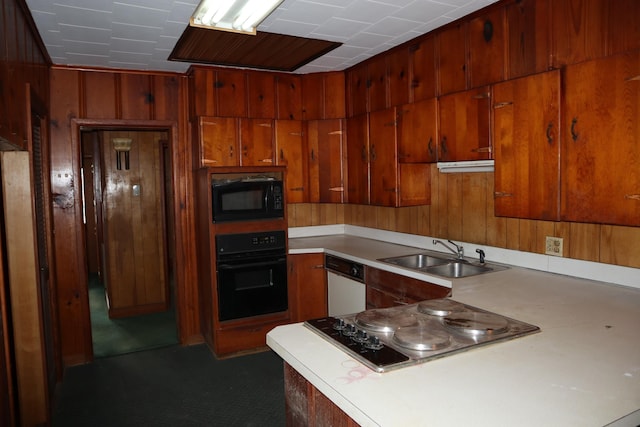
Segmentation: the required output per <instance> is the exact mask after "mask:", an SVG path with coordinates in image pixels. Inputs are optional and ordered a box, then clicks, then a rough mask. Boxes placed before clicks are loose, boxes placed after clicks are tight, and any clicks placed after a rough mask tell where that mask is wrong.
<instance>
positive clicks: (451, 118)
mask: <svg viewBox="0 0 640 427" xmlns="http://www.w3.org/2000/svg"><path fill="white" fill-rule="evenodd" d="M490 102H491V96H490V88H488V87H482V88H478V89H471V90H468V91H464V92H458V93H454V94H451V95H446V96H443V97H441V98H440V102H439V110H440V138H439V146H438V161H440V162H452V161H463V160H481V159H490V158H491V140H490V132H489V127H490V126H489V119H490Z"/></svg>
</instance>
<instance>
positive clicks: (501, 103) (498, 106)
mask: <svg viewBox="0 0 640 427" xmlns="http://www.w3.org/2000/svg"><path fill="white" fill-rule="evenodd" d="M509 105H513V102H511V101H506V102H498V103H497V104H494V105H493V109H494V110H497V109H498V108H504V107H508V106H509Z"/></svg>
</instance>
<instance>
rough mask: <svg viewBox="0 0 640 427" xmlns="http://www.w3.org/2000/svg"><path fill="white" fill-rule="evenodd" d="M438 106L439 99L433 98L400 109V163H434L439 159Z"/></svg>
mask: <svg viewBox="0 0 640 427" xmlns="http://www.w3.org/2000/svg"><path fill="white" fill-rule="evenodd" d="M437 106H438V101H437V99H436V98H431V99H426V100H424V101H418V102H414V103H411V104H405V105H403V106H402V107H400V108H399V109H398V110H399V113H398V161H399V162H400V163H433V162H435V161H436V160H437V150H436V148H437V145H438V142H437V141H438V120H437V117H438V116H437Z"/></svg>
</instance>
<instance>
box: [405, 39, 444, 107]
mask: <svg viewBox="0 0 640 427" xmlns="http://www.w3.org/2000/svg"><path fill="white" fill-rule="evenodd" d="M435 55H436V53H435V36H434V35H429V36H425V37H421V38H420V39H419V40H418V41H417V42H416V43H414V44H412V45H411V46H409V68H410V74H411V76H410V79H411V81H410V88H411V89H410V96H409V98H410V100H411V101H412V102H417V101H422V100H424V99H429V98H433V97H435V96H436V87H437V84H436V83H437V79H436V62H435V61H436V56H435Z"/></svg>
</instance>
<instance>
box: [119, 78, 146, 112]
mask: <svg viewBox="0 0 640 427" xmlns="http://www.w3.org/2000/svg"><path fill="white" fill-rule="evenodd" d="M118 78H119V84H120V93H119V94H118V96H119V100H120V118H122V119H125V120H150V119H152V118H153V114H152V112H153V104H154V99H155V98H154V95H153V92H152V91H151V82H150V77H149V75H147V74H133V73H121V74H119V75H118Z"/></svg>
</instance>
